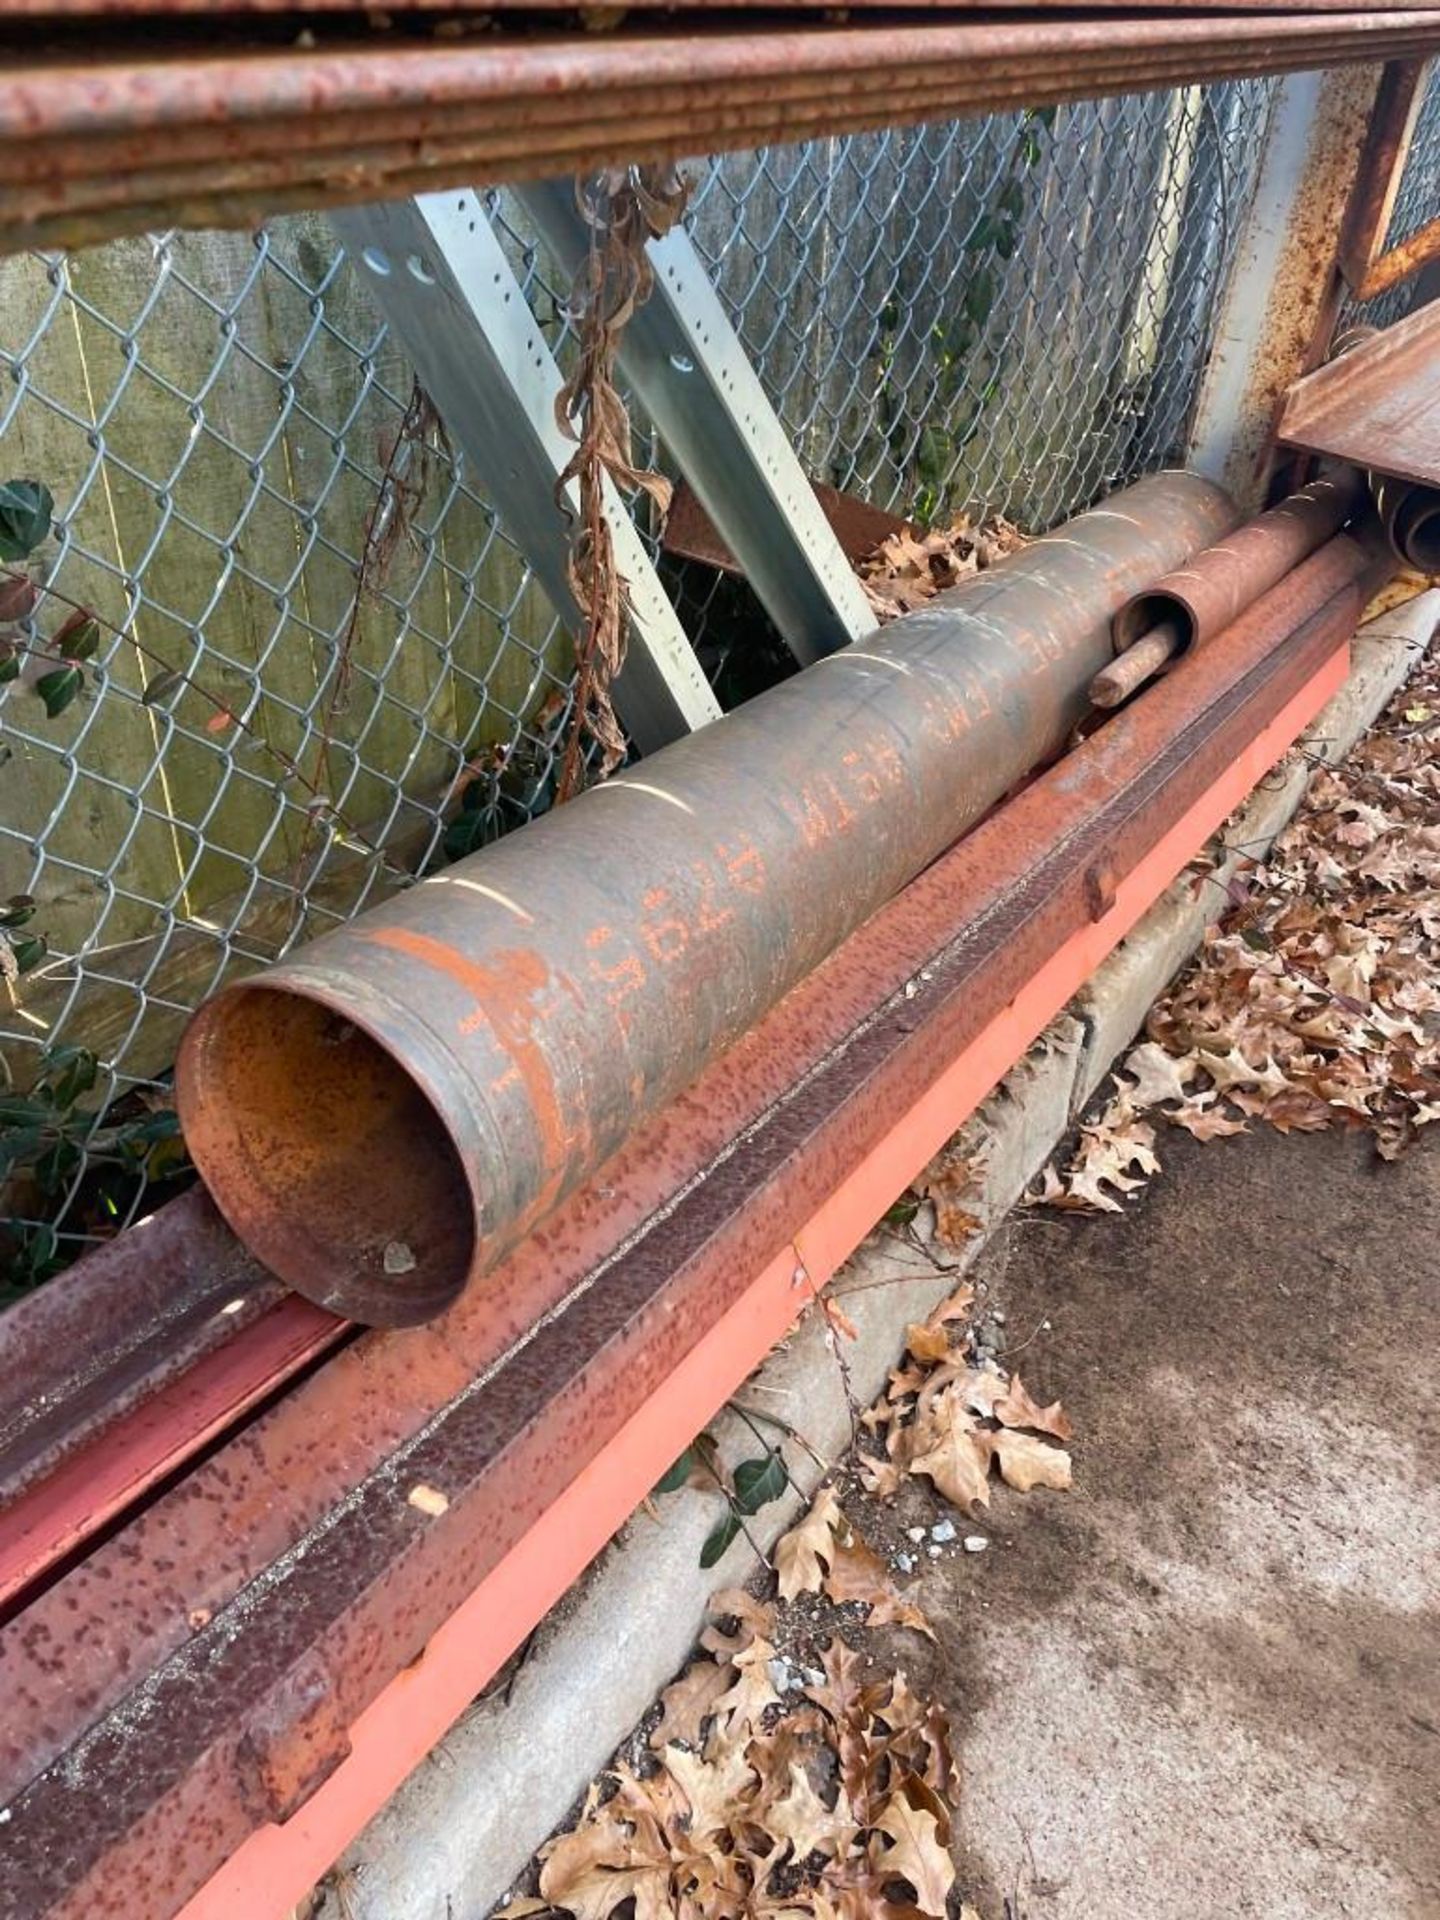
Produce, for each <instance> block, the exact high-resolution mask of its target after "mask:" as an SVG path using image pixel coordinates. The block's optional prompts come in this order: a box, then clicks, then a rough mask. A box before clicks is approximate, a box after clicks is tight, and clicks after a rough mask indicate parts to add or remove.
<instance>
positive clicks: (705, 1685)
mask: <svg viewBox="0 0 1440 1920" xmlns="http://www.w3.org/2000/svg"><path fill="white" fill-rule="evenodd" d="M732 1679H733V1675H732V1673H731V1670H730V1668H729V1667H728V1666H722V1665H721V1663H720V1662H719V1661H718V1660H709V1659H705V1660H692V1661H691V1663H690V1665H689V1666H688V1667H687V1668H686V1669H685V1671H684V1673H682V1674H681V1676H680V1678H679V1679H678V1680H672V1681H671V1683H670V1685H669V1686H668V1687H666V1689H665V1691H664V1692H663V1693H662V1694H661V1696H660V1705H661V1707H662V1709H663V1711H662V1713H661V1715H660V1722H659V1725H658V1726H657V1727H656V1728H655V1731H654V1732H653V1733H652V1734H651V1735H650V1745H651V1746H652V1747H654V1748H656V1749H657V1750H658V1749H659V1748H660V1747H666V1746H669V1744H670V1743H671V1741H672V1740H683V1741H685V1742H686V1744H687V1745H689V1746H692V1747H693V1746H697V1745H698V1744H699V1741H700V1729H701V1727H702V1726H703V1725H704V1723H705V1721H706V1720H707V1719H709V1717H710V1715H711V1714H712V1713H713V1712H714V1711H715V1703H716V1701H717V1700H718V1699H719V1698H720V1696H721V1695H722V1694H723V1693H724V1692H726V1690H727V1689H728V1688H729V1686H730V1685H731V1681H732Z"/></svg>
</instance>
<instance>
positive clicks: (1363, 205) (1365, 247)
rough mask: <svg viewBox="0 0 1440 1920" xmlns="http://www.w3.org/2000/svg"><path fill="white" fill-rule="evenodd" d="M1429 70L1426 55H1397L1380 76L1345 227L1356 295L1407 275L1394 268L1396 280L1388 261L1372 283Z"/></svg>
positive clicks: (1346, 258)
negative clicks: (1378, 282)
mask: <svg viewBox="0 0 1440 1920" xmlns="http://www.w3.org/2000/svg"><path fill="white" fill-rule="evenodd" d="M1429 71H1430V63H1429V62H1428V61H1426V60H1392V61H1391V62H1389V64H1388V65H1387V66H1386V68H1385V71H1384V73H1383V74H1382V75H1381V78H1380V88H1379V91H1378V93H1377V94H1376V96H1375V111H1374V112H1373V114H1372V115H1371V116H1370V125H1369V127H1368V129H1367V131H1366V135H1365V145H1364V148H1363V149H1362V151H1361V154H1360V164H1359V168H1358V171H1357V173H1356V177H1355V187H1354V191H1353V192H1352V193H1351V195H1350V201H1349V204H1348V206H1347V207H1346V209H1345V219H1344V222H1343V224H1342V226H1341V229H1340V250H1339V261H1340V271H1341V273H1342V274H1343V275H1344V276H1345V280H1346V282H1347V284H1348V286H1349V288H1350V291H1351V292H1352V294H1353V295H1354V297H1355V298H1356V299H1357V300H1369V299H1372V298H1373V297H1374V295H1375V294H1377V293H1380V292H1383V291H1384V290H1385V287H1387V286H1390V285H1393V284H1394V282H1395V280H1398V279H1403V278H1405V273H1404V272H1400V273H1395V274H1394V279H1391V278H1388V277H1386V276H1387V275H1389V274H1390V273H1392V272H1393V269H1392V268H1391V267H1390V265H1389V263H1388V260H1387V262H1386V265H1385V267H1384V269H1383V270H1382V271H1381V274H1380V278H1381V279H1383V280H1384V285H1383V286H1381V285H1376V284H1373V283H1372V276H1373V275H1375V274H1376V271H1377V266H1378V265H1379V263H1380V260H1381V255H1382V254H1383V252H1384V247H1385V236H1386V234H1387V233H1388V232H1389V230H1390V219H1391V215H1392V214H1393V213H1394V211H1395V199H1396V195H1397V194H1398V193H1399V191H1400V177H1401V175H1402V173H1403V172H1404V170H1405V157H1406V155H1407V154H1408V153H1409V151H1410V141H1411V137H1412V135H1413V133H1414V131H1415V122H1416V119H1417V118H1418V116H1419V113H1420V107H1421V104H1422V101H1423V99H1424V93H1425V81H1426V78H1427V76H1428V74H1429ZM1399 251H1402V252H1403V251H1404V250H1403V249H1401V250H1399ZM1426 257H1427V258H1428V257H1429V256H1428V255H1427V256H1426ZM1423 264H1424V261H1423V260H1417V261H1416V262H1415V266H1416V267H1419V266H1421V265H1423ZM1413 270H1414V269H1413V268H1410V269H1407V270H1406V271H1413Z"/></svg>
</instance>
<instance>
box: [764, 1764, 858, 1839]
mask: <svg viewBox="0 0 1440 1920" xmlns="http://www.w3.org/2000/svg"><path fill="white" fill-rule="evenodd" d="M764 1828H765V1832H766V1833H767V1834H769V1836H770V1837H771V1839H773V1840H777V1841H788V1843H789V1846H790V1853H791V1858H792V1859H793V1860H796V1861H803V1860H805V1859H806V1858H808V1856H809V1855H810V1854H812V1853H827V1854H831V1855H834V1854H837V1853H839V1852H840V1851H841V1850H842V1849H843V1848H845V1847H847V1846H848V1845H849V1843H850V1841H851V1840H852V1839H853V1838H854V1835H855V1821H854V1817H853V1816H852V1814H851V1812H850V1803H849V1802H848V1801H847V1799H846V1798H845V1795H844V1794H843V1793H841V1794H840V1795H839V1797H838V1798H837V1800H836V1802H835V1805H834V1806H833V1807H827V1806H826V1805H825V1802H824V1801H823V1800H822V1799H821V1798H820V1796H819V1794H818V1793H816V1791H815V1789H814V1787H813V1786H811V1784H810V1777H809V1775H808V1774H807V1773H806V1771H805V1769H804V1768H803V1767H802V1766H801V1765H800V1763H799V1762H798V1761H796V1760H792V1761H791V1762H790V1763H789V1778H788V1785H787V1789H786V1792H785V1795H784V1797H783V1798H782V1799H779V1800H776V1801H773V1802H772V1803H771V1804H770V1805H769V1806H768V1807H767V1808H766V1810H765V1821H764Z"/></svg>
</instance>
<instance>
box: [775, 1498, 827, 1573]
mask: <svg viewBox="0 0 1440 1920" xmlns="http://www.w3.org/2000/svg"><path fill="white" fill-rule="evenodd" d="M841 1524H842V1521H841V1514H840V1502H839V1501H838V1500H837V1499H836V1497H835V1490H834V1488H833V1487H822V1488H821V1489H820V1492H819V1493H818V1494H817V1495H816V1497H815V1504H814V1506H813V1507H811V1509H810V1511H809V1513H807V1514H806V1515H805V1518H804V1519H803V1520H802V1521H801V1522H800V1523H799V1525H798V1526H794V1527H792V1528H791V1529H790V1531H789V1532H788V1533H784V1534H781V1536H780V1538H779V1539H778V1540H777V1541H776V1542H775V1571H776V1573H777V1574H778V1575H779V1579H780V1598H781V1599H782V1600H793V1599H794V1598H795V1596H796V1594H797V1593H818V1592H819V1591H820V1583H821V1581H822V1580H823V1579H824V1577H825V1568H826V1567H827V1566H828V1564H829V1562H830V1560H831V1557H832V1556H833V1554H834V1550H835V1545H834V1535H835V1528H836V1527H837V1526H839V1525H841Z"/></svg>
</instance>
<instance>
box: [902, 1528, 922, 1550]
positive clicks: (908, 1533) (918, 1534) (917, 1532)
mask: <svg viewBox="0 0 1440 1920" xmlns="http://www.w3.org/2000/svg"><path fill="white" fill-rule="evenodd" d="M905 1538H906V1539H907V1540H913V1541H914V1542H915V1544H916V1546H917V1547H918V1546H919V1544H920V1542H921V1541H922V1540H923V1539H924V1538H925V1529H924V1527H907V1528H906V1529H905Z"/></svg>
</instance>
